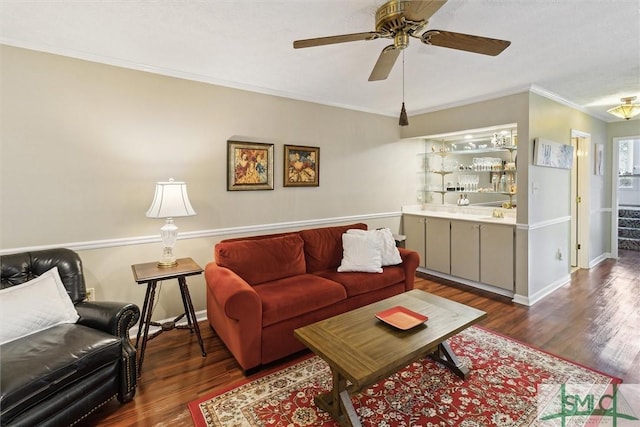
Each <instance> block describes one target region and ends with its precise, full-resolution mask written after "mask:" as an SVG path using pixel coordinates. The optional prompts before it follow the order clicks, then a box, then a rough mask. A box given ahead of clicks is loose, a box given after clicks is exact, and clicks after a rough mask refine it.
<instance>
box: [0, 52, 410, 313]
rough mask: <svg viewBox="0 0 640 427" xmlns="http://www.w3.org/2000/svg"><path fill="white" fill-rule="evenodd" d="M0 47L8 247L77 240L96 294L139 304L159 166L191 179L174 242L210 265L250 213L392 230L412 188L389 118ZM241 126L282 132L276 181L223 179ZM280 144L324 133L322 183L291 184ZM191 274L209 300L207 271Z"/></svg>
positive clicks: (273, 219) (264, 137) (154, 244)
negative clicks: (254, 183) (247, 185)
mask: <svg viewBox="0 0 640 427" xmlns="http://www.w3.org/2000/svg"><path fill="white" fill-rule="evenodd" d="M0 54H1V57H2V64H1V66H2V74H1V79H2V116H1V118H2V130H1V132H2V134H1V138H2V148H1V150H2V152H1V154H2V158H1V160H0V162H1V163H0V167H1V172H0V179H1V181H0V184H1V185H2V187H1V194H2V205H1V208H0V251H2V252H4V253H7V252H11V251H15V250H21V249H23V248H32V247H41V246H56V245H64V246H70V247H73V248H80V252H81V256H82V258H83V260H84V264H85V269H86V272H87V278H88V280H87V281H88V286H89V287H94V288H96V295H97V297H98V298H100V299H116V300H132V301H134V302H136V303H138V304H139V305H141V304H142V301H143V289H141V287H138V286H136V285H135V284H134V282H133V279H132V275H131V269H130V265H131V264H135V263H141V262H148V261H153V260H155V259H157V258H158V257H159V255H160V253H161V244H160V243H159V237H156V236H159V229H160V227H161V225H162V221H161V220H152V219H148V218H146V217H145V212H146V210H147V209H148V207H149V205H150V203H151V199H152V197H153V192H154V186H155V182H156V181H159V180H166V179H168V178H169V177H173V178H175V179H176V180H184V181H186V182H187V185H188V190H189V196H190V199H191V203H192V205H193V207H194V209H195V210H196V212H197V215H196V216H194V217H189V218H179V219H177V220H176V223H177V225H178V227H180V231H181V232H183V233H187V235H190V236H192V237H193V238H190V239H187V240H179V241H178V244H177V247H176V253H177V255H178V256H191V257H193V258H194V259H195V260H196V261H198V262H199V263H200V264H202V265H203V266H204V264H206V262H208V261H209V260H211V258H212V256H211V254H212V248H213V244H214V243H215V242H216V241H218V240H220V239H222V238H225V237H229V236H230V235H233V234H234V233H238V232H243V231H246V230H247V227H249V226H255V228H256V229H258V230H260V228H261V227H262V231H258V232H263V233H264V232H266V231H265V229H268V228H273V229H278V230H279V229H280V228H282V227H286V226H287V224H291V225H292V227H293V228H304V227H305V226H307V225H309V226H318V225H317V224H319V223H322V222H323V221H327V222H332V220H331V218H338V219H337V220H336V221H342V222H349V221H350V220H352V219H353V220H354V221H356V220H361V219H363V218H364V219H365V220H366V222H369V223H370V225H371V226H385V225H386V226H391V227H392V228H393V229H394V231H397V230H398V227H399V211H400V208H401V206H402V205H404V204H407V203H412V202H413V201H414V200H415V188H412V187H411V186H409V185H407V183H408V182H411V183H413V182H414V181H415V170H414V169H413V167H411V168H407V167H406V166H405V165H406V164H407V163H408V162H410V164H411V165H412V166H413V164H414V163H415V150H414V149H413V147H412V145H411V144H410V143H408V142H403V141H399V139H400V131H399V128H398V126H397V121H396V119H395V118H389V117H384V116H378V115H373V114H367V113H361V112H355V111H351V110H345V109H340V108H335V107H327V106H323V105H319V104H313V103H309V102H302V101H295V100H290V99H285V98H279V97H275V96H268V95H262V94H256V93H252V92H246V91H241V90H236V89H229V88H224V87H218V86H213V85H209V84H204V83H198V82H193V81H187V80H181V79H176V78H170V77H164V76H159V75H155V74H150V73H144V72H139V71H132V70H127V69H123V68H118V67H113V66H107V65H101V64H97V63H91V62H87V61H81V60H76V59H71V58H67V57H62V56H56V55H51V54H45V53H38V52H34V51H29V50H25V49H19V48H13V47H7V46H2V47H1V50H0ZM234 136H241V137H249V138H251V139H253V140H261V141H264V142H271V143H274V144H275V147H274V148H275V168H274V169H275V174H274V181H275V182H274V183H275V189H274V190H273V191H244V192H238V191H235V192H229V191H227V190H226V161H227V160H226V158H227V145H226V144H227V142H226V141H227V140H228V139H229V138H231V137H234ZM284 144H296V145H310V146H317V147H320V186H319V187H316V188H283V186H282V165H283V163H282V154H283V145H284ZM279 224H280V225H279ZM149 236H151V237H150V238H148V237H149ZM154 239H155V241H154ZM150 240H151V242H149V241H150ZM190 283H193V284H192V286H191V288H192V292H193V294H194V300H195V301H194V302H195V305H196V310H201V309H203V308H204V292H203V283H204V282H203V281H202V279H201V278H194V279H193V280H190ZM165 287H169V288H171V290H168V291H163V293H162V294H161V295H162V297H161V302H160V303H159V305H158V308H157V309H156V314H154V318H166V317H169V316H174V315H176V313H178V312H179V306H180V304H179V298H177V290H175V288H177V286H175V284H173V283H172V284H167V286H165ZM174 291H175V292H174Z"/></svg>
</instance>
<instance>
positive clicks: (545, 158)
mask: <svg viewBox="0 0 640 427" xmlns="http://www.w3.org/2000/svg"><path fill="white" fill-rule="evenodd" d="M533 164H534V165H536V166H546V167H549V168H560V169H571V167H572V166H573V147H572V146H571V145H567V144H560V143H558V142H553V141H549V140H546V139H542V138H536V139H535V140H534V145H533Z"/></svg>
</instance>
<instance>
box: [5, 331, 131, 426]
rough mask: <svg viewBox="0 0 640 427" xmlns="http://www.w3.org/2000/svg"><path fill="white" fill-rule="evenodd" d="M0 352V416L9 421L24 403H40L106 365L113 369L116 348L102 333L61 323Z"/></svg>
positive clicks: (115, 342) (112, 339)
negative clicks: (0, 413)
mask: <svg viewBox="0 0 640 427" xmlns="http://www.w3.org/2000/svg"><path fill="white" fill-rule="evenodd" d="M0 351H1V352H2V364H1V365H0V368H1V371H0V377H1V378H2V395H1V396H0V400H1V401H2V414H3V417H5V416H6V417H7V419H9V418H12V417H13V416H15V415H16V414H19V413H21V412H22V411H23V410H25V409H27V407H26V406H24V405H32V404H33V402H43V401H46V399H47V398H48V397H49V396H51V395H53V394H55V393H56V392H58V391H59V390H60V389H61V388H62V387H66V386H68V385H69V384H73V383H75V382H81V380H82V379H83V378H86V377H88V376H89V375H91V374H92V373H93V372H94V371H96V370H98V369H102V368H103V367H105V366H107V365H109V364H113V366H114V369H115V368H117V365H118V360H119V356H120V354H121V352H122V346H121V343H120V340H119V339H118V338H117V337H115V336H113V335H110V334H107V333H106V332H102V331H98V330H97V329H93V328H89V327H86V326H82V325H78V324H62V325H57V326H53V327H51V328H49V329H46V330H44V331H40V332H36V333H35V334H32V335H29V336H28V337H24V338H19V339H17V340H14V341H11V342H8V343H6V344H2V346H0ZM25 355H29V357H25ZM114 375H115V373H114Z"/></svg>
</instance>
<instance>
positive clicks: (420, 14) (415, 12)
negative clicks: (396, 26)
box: [404, 0, 447, 21]
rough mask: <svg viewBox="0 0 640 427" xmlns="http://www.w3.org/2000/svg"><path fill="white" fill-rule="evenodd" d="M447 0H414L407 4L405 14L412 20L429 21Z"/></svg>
mask: <svg viewBox="0 0 640 427" xmlns="http://www.w3.org/2000/svg"><path fill="white" fill-rule="evenodd" d="M446 2H447V0H413V1H411V2H409V4H407V6H405V9H404V16H405V18H407V19H408V20H410V21H428V20H429V18H431V17H432V16H433V15H434V14H435V13H436V12H437V11H438V9H440V8H441V7H442V6H444V4H445V3H446Z"/></svg>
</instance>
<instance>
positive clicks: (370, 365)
mask: <svg viewBox="0 0 640 427" xmlns="http://www.w3.org/2000/svg"><path fill="white" fill-rule="evenodd" d="M395 306H401V307H405V308H407V309H409V310H411V311H414V312H416V313H419V314H422V315H425V316H428V317H429V320H427V322H425V323H424V324H420V325H418V326H415V327H413V328H411V329H408V330H401V329H397V328H395V327H393V326H391V325H388V324H387V323H385V322H383V321H381V320H379V319H377V318H376V317H375V315H376V313H379V312H382V311H384V310H387V309H390V308H392V307H395ZM486 316H487V313H485V312H484V311H480V310H477V309H475V308H472V307H468V306H466V305H463V304H459V303H457V302H454V301H450V300H448V299H445V298H441V297H438V296H435V295H431V294H429V293H427V292H424V291H421V290H417V289H414V290H412V291H409V292H405V293H403V294H400V295H396V296H393V297H391V298H387V299H385V300H382V301H378V302H376V303H373V304H370V305H367V306H365V307H361V308H358V309H355V310H353V311H350V312H347V313H344V314H340V315H338V316H334V317H331V318H329V319H326V320H322V321H320V322H316V323H313V324H311V325H308V326H304V327H302V328H299V329H296V330H295V331H294V334H295V336H296V338H298V339H299V340H300V341H302V342H303V343H304V344H305V345H306V346H307V347H309V348H310V349H311V350H312V351H313V352H314V353H316V354H317V355H318V356H320V357H321V358H322V359H324V360H325V361H326V362H327V363H328V365H329V367H330V368H331V373H332V379H333V388H332V390H331V391H330V392H329V393H325V394H322V395H319V396H316V398H315V402H316V405H318V407H319V408H321V409H323V410H325V411H327V412H329V413H330V414H331V416H332V417H333V418H334V419H335V420H336V421H338V423H339V424H340V425H342V426H359V425H361V424H360V421H359V419H358V417H357V415H356V412H355V409H354V408H353V404H352V403H351V397H350V394H352V393H356V392H358V391H360V390H362V389H363V388H365V387H367V386H369V385H371V384H374V383H376V382H377V381H379V380H381V379H383V378H387V377H389V376H390V375H392V374H394V373H395V372H397V371H398V370H400V369H401V368H403V367H405V366H407V365H409V364H410V363H412V362H414V361H416V360H418V359H420V358H421V357H424V356H427V355H429V356H431V357H432V358H434V359H436V360H438V361H439V362H442V363H443V364H445V365H446V366H447V367H448V368H449V369H451V370H452V371H453V372H455V373H456V374H457V375H459V376H460V377H462V378H465V377H466V375H467V374H468V372H469V370H468V369H466V368H465V367H462V366H460V364H459V363H458V360H457V358H456V356H455V354H454V353H453V352H452V351H451V348H450V347H449V345H448V343H447V342H446V340H447V339H448V338H450V337H452V336H453V335H455V334H457V333H458V332H460V331H462V330H463V329H465V328H467V327H469V326H471V325H473V324H474V323H477V322H479V321H480V320H482V319H484V318H485V317H486ZM347 381H349V383H350V385H349V386H347Z"/></svg>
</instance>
